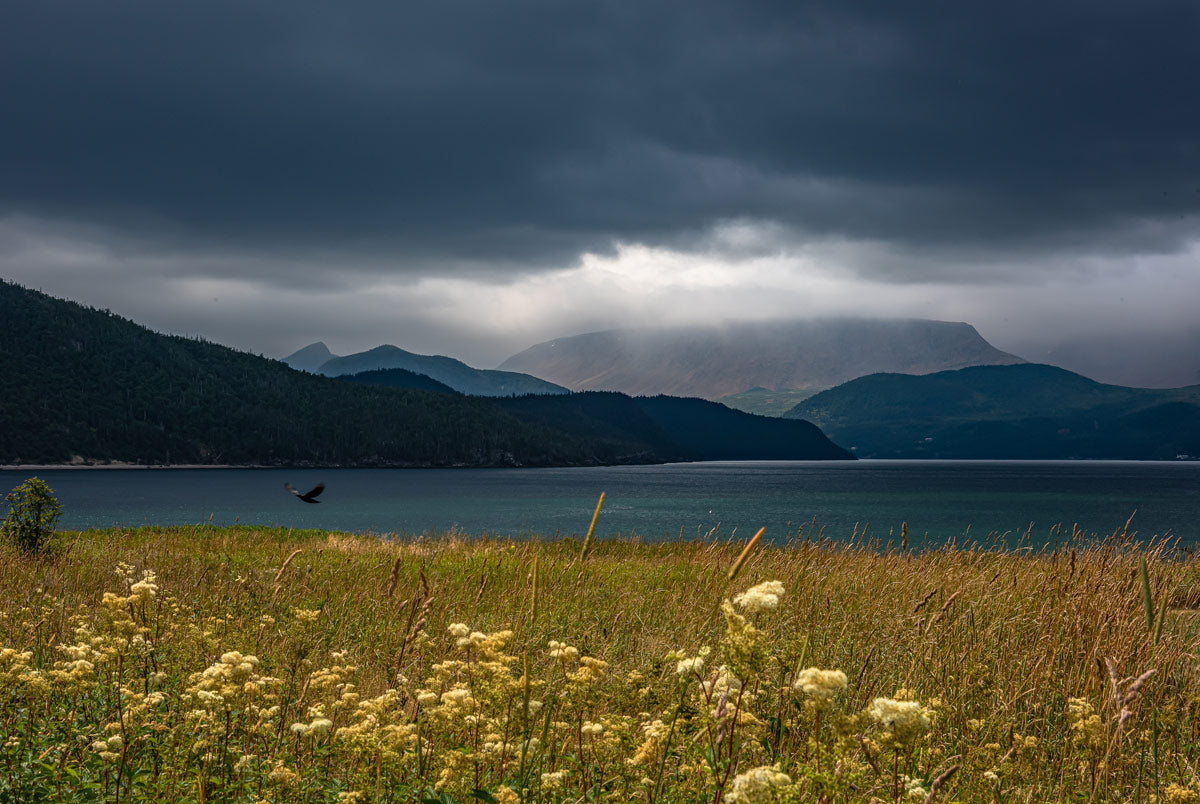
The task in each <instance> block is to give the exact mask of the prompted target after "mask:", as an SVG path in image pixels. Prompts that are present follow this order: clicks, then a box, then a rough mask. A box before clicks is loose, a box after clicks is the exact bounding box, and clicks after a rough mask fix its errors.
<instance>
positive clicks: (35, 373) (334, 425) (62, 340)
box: [0, 281, 847, 467]
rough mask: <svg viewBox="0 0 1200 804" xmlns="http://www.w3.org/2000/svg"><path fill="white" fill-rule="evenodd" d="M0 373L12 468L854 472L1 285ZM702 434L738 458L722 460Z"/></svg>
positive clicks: (809, 448) (803, 442) (812, 453)
mask: <svg viewBox="0 0 1200 804" xmlns="http://www.w3.org/2000/svg"><path fill="white" fill-rule="evenodd" d="M0 372H2V373H0V377H2V378H3V392H2V393H0V463H4V464H13V463H67V462H70V461H72V460H74V461H77V462H78V461H85V462H107V461H126V462H130V463H140V464H182V463H196V464H235V465H327V466H397V467H403V466H551V465H592V464H604V463H622V462H625V463H652V462H660V461H672V460H696V459H704V458H710V457H739V458H745V459H752V458H756V457H775V456H774V455H766V454H765V452H766V451H767V447H768V445H777V444H778V443H779V442H780V441H788V443H790V444H792V451H791V452H790V453H789V455H788V457H794V458H843V457H847V454H846V453H845V452H843V451H842V450H840V449H839V448H837V447H836V446H834V445H833V444H832V443H830V442H829V441H828V440H827V439H825V438H824V436H822V435H821V434H820V432H819V431H817V430H816V428H814V427H812V426H811V425H809V424H808V423H806V422H802V421H784V420H779V419H776V420H762V419H761V417H751V416H747V415H746V414H741V413H738V412H737V411H732V410H729V409H727V408H724V407H722V406H720V405H716V404H715V403H706V402H700V404H701V405H711V406H712V407H713V408H719V409H720V410H719V411H715V415H714V417H712V418H710V420H708V421H706V422H704V423H703V424H698V425H697V426H699V427H702V428H703V429H699V430H694V431H691V432H690V433H689V434H688V435H687V437H685V438H681V437H679V433H678V432H671V430H672V428H670V427H667V428H664V427H663V426H662V425H663V422H664V417H665V420H668V421H669V420H670V418H671V414H670V412H669V410H667V411H666V412H663V410H662V408H663V405H664V404H668V403H664V402H661V401H660V402H655V403H654V404H655V406H656V412H655V413H654V415H649V414H647V413H646V412H645V411H644V410H642V404H643V400H633V399H631V398H630V397H627V396H624V395H621V394H571V395H557V396H546V397H533V396H531V397H517V398H512V399H489V398H480V397H468V396H463V395H461V394H457V393H453V392H450V393H446V392H437V391H431V390H421V389H414V388H409V387H394V386H395V385H401V386H402V385H404V384H405V382H395V379H394V378H392V379H389V378H387V377H383V378H381V377H370V378H365V379H366V383H367V384H364V383H363V382H361V381H360V382H346V381H341V380H336V379H331V378H327V377H321V376H317V375H313V374H308V373H305V372H299V371H295V370H293V369H291V368H289V367H288V366H286V365H284V364H283V363H282V362H280V361H277V360H270V359H267V358H264V357H261V356H257V355H253V354H249V353H246V352H240V351H237V350H234V349H229V348H227V347H224V346H219V345H216V344H213V343H209V342H206V341H204V340H199V339H193V338H183V337H178V336H168V335H161V334H158V333H155V332H152V331H151V330H148V329H146V328H145V327H142V326H139V325H137V324H134V323H132V322H130V321H128V320H126V319H123V318H121V317H119V316H116V315H113V314H112V313H110V312H108V311H106V310H95V309H92V308H88V307H85V306H82V305H79V304H76V303H74V302H68V301H63V300H60V299H55V298H52V297H50V296H47V295H45V294H42V293H39V292H36V291H32V290H27V289H25V288H22V287H20V286H18V285H14V284H11V283H7V282H4V281H0ZM373 381H374V382H380V381H388V382H394V385H379V384H371V383H372V382H373ZM407 383H408V384H413V383H416V384H426V385H427V387H431V386H428V384H427V383H425V382H424V381H423V380H412V379H409V380H407ZM551 399H556V400H559V401H558V402H548V401H547V400H551ZM681 401H684V402H686V403H687V404H688V405H692V404H694V403H696V402H699V400H681ZM722 411H723V412H724V413H722ZM722 417H724V418H722ZM743 417H744V418H743ZM755 419H759V420H760V421H756V422H754V423H753V424H754V426H752V427H747V426H746V425H745V421H746V420H755ZM763 421H770V422H771V423H770V424H767V425H765V429H764V425H763V424H762V422H763ZM739 428H741V432H744V438H741V439H740V440H739V439H738V438H737V432H739ZM678 429H679V428H678V427H676V428H674V430H675V431H678ZM706 433H710V434H711V435H712V436H713V437H714V438H715V437H716V436H718V435H719V436H720V440H721V441H722V443H725V442H727V441H729V440H730V439H731V438H732V439H733V440H735V441H739V443H740V445H741V446H740V450H741V451H740V452H739V453H738V454H736V455H732V456H730V455H727V454H725V452H726V451H725V450H724V448H722V449H721V450H713V449H710V448H709V447H710V444H709V443H708V442H709V440H710V439H709V438H708V437H707V436H706ZM785 434H791V435H786V436H785ZM764 435H765V438H764ZM789 439H790V440H789ZM772 448H774V446H773V447H772Z"/></svg>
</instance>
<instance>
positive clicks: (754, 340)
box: [500, 318, 1024, 399]
mask: <svg viewBox="0 0 1200 804" xmlns="http://www.w3.org/2000/svg"><path fill="white" fill-rule="evenodd" d="M1022 362H1024V361H1023V360H1022V359H1021V358H1019V357H1016V356H1014V355H1010V354H1007V353H1005V352H1001V351H1000V350H999V349H996V348H995V347H993V346H992V345H991V344H989V343H988V342H987V341H986V340H984V339H983V338H982V337H981V336H980V335H979V333H978V332H976V331H975V328H974V327H972V326H970V325H969V324H961V323H949V322H944V321H923V320H881V319H846V318H838V319H813V320H800V321H787V322H767V323H737V324H726V325H719V326H707V327H679V328H671V329H617V330H608V331H606V332H593V333H590V334H586V335H576V336H573V337H568V338H558V339H556V340H553V341H547V342H545V343H540V344H538V345H536V346H533V347H530V348H529V349H526V350H525V351H523V352H521V353H519V354H516V355H513V356H512V357H510V358H508V359H507V360H505V361H504V362H503V363H502V364H501V365H500V369H502V370H507V371H517V372H524V373H526V374H532V375H534V376H537V377H542V378H544V379H547V380H549V381H551V382H554V383H558V384H559V385H563V386H566V387H567V388H569V389H571V390H573V391H579V390H611V391H621V392H623V393H627V394H675V395H681V396H696V397H702V398H705V399H721V398H722V397H727V396H730V395H735V394H742V393H743V392H746V391H748V390H749V389H753V388H758V389H762V390H764V391H768V392H770V391H803V392H809V393H811V392H814V391H817V390H821V389H825V388H830V387H833V386H835V385H838V384H840V383H843V382H846V381H847V380H851V379H854V378H856V377H861V376H864V375H867V374H874V373H877V372H882V371H889V372H902V373H905V374H928V373H931V372H935V371H942V370H946V369H956V368H962V367H964V366H974V365H1008V364H1016V363H1022Z"/></svg>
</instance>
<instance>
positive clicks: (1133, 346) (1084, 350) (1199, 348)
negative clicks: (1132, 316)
mask: <svg viewBox="0 0 1200 804" xmlns="http://www.w3.org/2000/svg"><path fill="white" fill-rule="evenodd" d="M1029 337H1030V340H1029V341H1028V342H1024V341H1020V340H1017V341H1014V342H1015V343H1016V344H1017V346H1018V349H1017V351H1019V352H1020V353H1021V354H1022V355H1024V356H1025V357H1027V358H1028V359H1030V360H1032V361H1036V362H1038V363H1049V364H1050V365H1053V366H1060V367H1062V368H1065V369H1068V370H1069V371H1074V372H1076V373H1078V374H1082V375H1084V376H1086V377H1090V378H1092V379H1093V380H1096V381H1097V382H1104V383H1112V384H1114V385H1126V386H1130V387H1133V388H1180V387H1183V386H1187V385H1195V384H1197V383H1200V326H1193V327H1191V328H1188V329H1183V330H1172V331H1168V332H1149V331H1137V330H1132V331H1131V330H1129V329H1124V330H1122V331H1119V332H1118V331H1110V332H1106V333H1093V334H1090V335H1075V336H1071V337H1063V338H1059V339H1055V340H1050V341H1046V340H1043V339H1037V340H1034V339H1033V337H1034V336H1033V334H1032V333H1031V334H1030V336H1029Z"/></svg>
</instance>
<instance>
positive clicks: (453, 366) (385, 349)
mask: <svg viewBox="0 0 1200 804" xmlns="http://www.w3.org/2000/svg"><path fill="white" fill-rule="evenodd" d="M322 350H323V351H324V353H326V354H328V355H329V356H328V357H327V358H326V359H325V360H321V361H319V362H318V361H317V360H316V359H315V357H316V356H320V355H321V353H322ZM283 362H284V363H287V364H288V365H289V366H291V367H292V368H298V369H303V370H305V371H311V372H312V373H314V374H324V375H325V376H327V377H337V376H341V375H344V374H360V373H362V372H365V371H380V370H387V369H404V370H406V371H411V372H413V373H415V374H424V375H425V376H426V377H429V378H431V379H434V380H437V381H438V382H440V383H443V384H445V385H448V386H450V387H451V388H453V389H454V390H455V391H458V392H460V393H464V394H469V395H471V396H519V395H522V394H565V393H567V390H568V389H566V388H564V387H562V386H560V385H556V384H554V383H551V382H547V381H545V380H543V379H540V378H538V377H533V376H530V375H527V374H522V373H520V372H514V371H500V370H497V369H477V368H474V367H473V366H469V365H467V364H466V363H464V362H463V361H461V360H458V359H457V358H453V357H447V356H445V355H419V354H416V353H414V352H409V351H407V350H405V349H401V348H400V347H399V346H393V345H392V344H382V345H380V346H376V347H373V348H371V349H367V350H366V351H363V352H355V353H354V354H350V355H334V354H332V353H330V352H329V349H328V348H327V347H326V346H325V344H324V343H323V342H322V341H317V342H316V343H312V344H309V345H308V346H305V347H304V348H303V349H300V350H298V351H296V352H293V353H292V354H290V355H288V356H287V357H285V358H283ZM310 366H311V368H310Z"/></svg>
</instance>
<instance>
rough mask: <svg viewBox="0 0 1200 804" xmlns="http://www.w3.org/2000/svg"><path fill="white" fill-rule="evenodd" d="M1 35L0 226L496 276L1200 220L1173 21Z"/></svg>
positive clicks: (150, 22) (121, 9)
mask: <svg viewBox="0 0 1200 804" xmlns="http://www.w3.org/2000/svg"><path fill="white" fill-rule="evenodd" d="M0 22H2V23H3V24H2V25H0V74H3V75H4V76H5V78H4V79H3V83H2V84H0V101H2V103H3V108H4V109H5V124H4V125H3V126H2V127H0V214H4V213H19V214H22V215H27V216H33V217H38V218H47V219H55V220H60V221H68V222H85V223H93V224H98V225H103V226H106V227H110V228H113V229H115V230H117V231H122V232H128V233H135V234H137V235H138V236H142V237H148V238H150V239H152V240H153V241H154V243H155V244H156V245H157V247H164V248H172V247H177V248H179V249H180V250H195V249H197V248H199V247H207V248H228V249H237V250H246V251H248V252H255V251H264V252H268V253H272V254H276V255H280V254H286V252H287V250H289V249H292V250H295V251H297V252H300V251H307V250H308V249H311V248H313V247H315V246H319V247H320V248H323V249H328V250H329V251H330V252H331V253H340V254H343V255H344V254H346V253H358V254H368V255H373V258H376V259H382V258H383V257H385V256H386V264H387V265H389V266H391V270H397V269H398V268H397V266H399V267H400V268H403V267H404V266H408V267H409V268H410V270H412V271H414V272H418V271H422V270H426V269H427V268H428V266H429V265H431V264H436V265H438V266H439V270H442V271H447V270H449V271H455V270H457V271H462V272H478V271H498V272H506V271H510V270H511V271H517V270H525V269H527V268H528V267H530V266H531V265H559V266H561V265H563V264H566V263H570V262H571V261H572V260H574V259H575V258H576V257H577V255H578V254H579V253H580V252H581V251H584V250H601V251H603V250H605V249H607V248H610V247H611V246H612V244H613V243H614V242H615V241H625V242H645V243H651V244H653V243H659V244H667V245H673V244H679V243H684V242H687V241H688V240H689V239H691V238H694V237H698V236H702V235H703V233H704V232H706V231H708V230H709V229H710V228H711V227H712V226H713V225H714V224H716V223H718V222H721V221H728V220H740V219H748V220H759V221H765V222H770V223H771V224H772V225H773V226H775V227H777V228H778V230H779V231H780V232H783V233H786V234H787V236H788V237H795V238H801V239H803V238H805V237H810V236H818V237H824V236H834V237H844V238H848V239H868V240H873V241H883V242H889V243H893V244H895V245H896V247H897V248H898V249H913V250H917V251H921V250H924V249H927V248H935V249H951V250H960V251H962V252H963V253H970V252H972V251H979V252H981V253H982V252H987V251H989V250H991V249H995V248H1003V249H1005V250H1006V251H1008V252H1009V253H1012V252H1013V251H1014V250H1015V251H1018V252H1019V251H1021V250H1028V251H1030V252H1039V251H1060V250H1067V249H1069V250H1082V251H1086V252H1093V253H1094V252H1102V251H1106V250H1109V249H1117V250H1120V249H1132V250H1139V251H1144V250H1147V249H1149V250H1154V251H1171V250H1173V249H1175V248H1177V247H1179V246H1180V244H1181V242H1182V241H1183V240H1184V239H1185V238H1186V237H1187V236H1188V234H1189V227H1192V228H1191V231H1190V234H1191V235H1192V236H1194V235H1195V230H1194V224H1195V219H1194V217H1193V216H1195V215H1197V213H1200V138H1198V132H1200V104H1197V103H1196V98H1198V97H1200V58H1198V57H1197V52H1198V49H1197V47H1196V42H1197V41H1200V6H1197V5H1196V4H1194V3H1192V2H1148V3H1140V4H1135V3H1126V2H1060V3H1019V2H1018V3H1014V2H1009V3H991V2H988V3H982V2H941V3H921V4H905V3H895V2H883V1H882V0H881V2H832V0H827V1H826V2H808V3H806V2H781V3H778V4H771V3H763V2H736V3H717V2H687V3H682V2H680V3H674V2H651V1H646V0H638V1H637V2H624V3H621V2H609V3H575V2H564V0H552V1H547V2H529V1H527V0H519V1H518V2H505V3H498V2H494V0H481V1H480V2H412V3H398V2H394V0H370V1H368V2H358V3H341V4H329V3H316V2H306V1H305V0H287V1H286V2H284V1H283V0H258V1H256V2H245V1H244V0H237V1H236V2H231V1H229V0H206V2H202V3H165V2H161V0H126V1H124V2H110V3H91V2H83V3H81V2H77V1H72V2H65V1H64V0H41V1H40V2H36V3H32V2H31V3H10V4H8V5H7V7H6V9H5V10H4V11H3V12H0ZM217 244H219V245H217ZM367 262H370V260H369V259H368V261H367ZM920 262H921V261H920V260H909V261H905V262H904V263H903V264H904V265H907V266H909V268H908V269H907V270H911V271H918V272H919V270H920V269H919V268H918V267H915V266H918V265H919V264H920ZM364 265H366V263H364ZM382 265H383V263H379V269H380V270H382V269H383V268H382ZM364 270H370V267H369V266H368V267H367V268H365V269H364Z"/></svg>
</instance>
